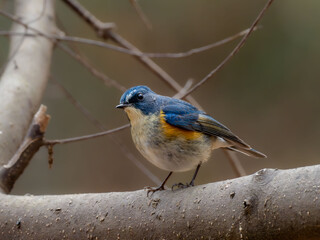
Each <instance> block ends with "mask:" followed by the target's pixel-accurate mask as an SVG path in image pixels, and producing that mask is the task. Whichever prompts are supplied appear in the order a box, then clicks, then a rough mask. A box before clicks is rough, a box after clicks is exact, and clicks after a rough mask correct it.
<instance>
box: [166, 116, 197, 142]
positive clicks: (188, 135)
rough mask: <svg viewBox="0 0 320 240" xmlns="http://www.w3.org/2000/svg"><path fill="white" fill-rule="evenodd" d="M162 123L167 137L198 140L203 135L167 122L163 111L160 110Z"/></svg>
mask: <svg viewBox="0 0 320 240" xmlns="http://www.w3.org/2000/svg"><path fill="white" fill-rule="evenodd" d="M160 123H161V126H162V128H163V132H164V134H165V135H166V136H167V137H184V138H185V139H187V140H196V139H197V138H200V137H201V136H202V133H200V132H196V131H191V130H184V129H182V128H179V127H175V126H172V125H171V124H169V123H167V122H166V120H165V115H164V113H163V111H161V112H160Z"/></svg>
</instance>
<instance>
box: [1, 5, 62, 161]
mask: <svg viewBox="0 0 320 240" xmlns="http://www.w3.org/2000/svg"><path fill="white" fill-rule="evenodd" d="M54 2H55V1H54V0H46V1H44V0H28V1H25V0H15V16H19V17H20V20H21V21H22V22H24V23H26V24H28V25H29V26H30V27H32V28H35V29H38V30H40V31H41V32H43V33H47V34H52V33H54V32H55V31H56V28H55V16H54ZM12 31H14V32H26V33H30V32H33V31H32V30H30V29H26V28H25V27H23V26H22V25H21V24H13V26H12ZM10 44H11V46H10V51H9V56H10V57H9V62H8V64H7V66H6V69H5V71H4V73H3V75H2V77H1V80H0V165H5V164H6V163H7V162H8V161H9V160H10V158H11V157H12V156H13V154H14V153H15V152H16V151H17V149H18V148H19V146H20V144H21V142H22V140H23V138H24V137H25V135H26V132H27V130H28V127H29V125H30V123H31V120H32V117H33V115H34V114H35V112H36V111H37V110H38V108H39V105H40V102H41V98H42V95H43V92H44V90H45V87H46V84H47V79H48V75H49V70H50V63H51V55H52V47H53V42H52V41H50V40H48V39H46V38H44V37H41V36H36V37H33V36H17V35H16V36H12V37H11V42H10Z"/></svg>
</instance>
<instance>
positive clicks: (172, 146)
mask: <svg viewBox="0 0 320 240" xmlns="http://www.w3.org/2000/svg"><path fill="white" fill-rule="evenodd" d="M150 123H151V124H154V125H153V126H149V125H148V124H150ZM139 125H140V126H138V125H132V126H131V134H132V138H133V141H134V143H135V145H136V147H137V149H138V150H139V151H140V153H141V154H142V155H143V156H144V157H145V158H146V159H147V160H149V161H150V162H151V163H152V164H154V165H155V166H157V167H159V168H161V169H163V170H167V171H173V172H183V171H188V170H191V169H194V168H195V167H196V166H197V165H198V164H199V163H200V162H202V163H203V162H206V161H207V160H208V158H209V156H210V153H211V147H212V141H213V140H212V138H211V137H209V136H206V135H204V134H201V135H199V137H197V138H194V139H190V137H187V138H186V137H184V136H183V135H180V136H175V137H173V136H171V137H168V136H167V135H165V134H164V133H163V131H161V128H160V127H159V126H158V125H157V124H156V121H152V119H150V120H148V121H143V122H140V123H139Z"/></svg>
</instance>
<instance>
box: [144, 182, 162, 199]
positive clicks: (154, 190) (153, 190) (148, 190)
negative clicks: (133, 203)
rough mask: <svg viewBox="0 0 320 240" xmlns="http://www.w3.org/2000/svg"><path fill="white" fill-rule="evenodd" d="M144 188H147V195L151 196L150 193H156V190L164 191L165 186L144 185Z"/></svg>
mask: <svg viewBox="0 0 320 240" xmlns="http://www.w3.org/2000/svg"><path fill="white" fill-rule="evenodd" d="M144 189H146V190H147V197H149V193H151V195H152V194H154V193H155V192H158V191H162V190H164V186H162V185H161V186H159V187H144Z"/></svg>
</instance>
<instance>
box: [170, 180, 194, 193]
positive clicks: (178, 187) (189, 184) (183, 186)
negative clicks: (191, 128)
mask: <svg viewBox="0 0 320 240" xmlns="http://www.w3.org/2000/svg"><path fill="white" fill-rule="evenodd" d="M193 186H194V183H193V182H190V183H186V184H183V183H181V182H180V183H175V184H173V185H172V187H171V190H172V191H174V188H175V187H176V188H177V189H184V188H188V187H193Z"/></svg>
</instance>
